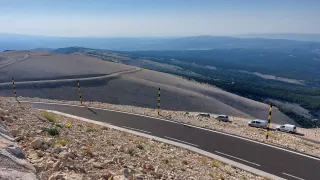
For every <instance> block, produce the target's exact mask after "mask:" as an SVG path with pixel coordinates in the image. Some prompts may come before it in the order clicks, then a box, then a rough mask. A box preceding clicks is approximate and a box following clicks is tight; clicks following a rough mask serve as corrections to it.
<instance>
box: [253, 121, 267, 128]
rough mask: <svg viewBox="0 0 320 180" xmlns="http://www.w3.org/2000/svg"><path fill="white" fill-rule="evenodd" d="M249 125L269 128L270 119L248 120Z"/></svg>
mask: <svg viewBox="0 0 320 180" xmlns="http://www.w3.org/2000/svg"><path fill="white" fill-rule="evenodd" d="M248 125H249V126H251V127H257V128H267V127H268V121H267V120H261V119H255V120H252V121H249V122H248Z"/></svg>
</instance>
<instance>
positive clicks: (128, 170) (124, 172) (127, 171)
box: [120, 168, 133, 178]
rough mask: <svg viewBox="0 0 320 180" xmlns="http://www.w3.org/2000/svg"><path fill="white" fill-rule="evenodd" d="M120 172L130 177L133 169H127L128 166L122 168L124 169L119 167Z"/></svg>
mask: <svg viewBox="0 0 320 180" xmlns="http://www.w3.org/2000/svg"><path fill="white" fill-rule="evenodd" d="M120 172H121V174H122V175H124V176H125V177H126V178H130V177H132V175H133V171H132V170H131V169H128V168H124V169H121V171H120Z"/></svg>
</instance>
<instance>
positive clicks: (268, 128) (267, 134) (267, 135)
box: [266, 103, 272, 141]
mask: <svg viewBox="0 0 320 180" xmlns="http://www.w3.org/2000/svg"><path fill="white" fill-rule="evenodd" d="M271 113H272V103H271V104H270V109H269V116H268V126H267V132H266V141H267V140H268V138H269V130H270V122H271Z"/></svg>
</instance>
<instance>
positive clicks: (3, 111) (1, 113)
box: [0, 108, 9, 118]
mask: <svg viewBox="0 0 320 180" xmlns="http://www.w3.org/2000/svg"><path fill="white" fill-rule="evenodd" d="M8 115H9V111H5V110H3V109H1V108H0V118H2V117H4V116H8Z"/></svg>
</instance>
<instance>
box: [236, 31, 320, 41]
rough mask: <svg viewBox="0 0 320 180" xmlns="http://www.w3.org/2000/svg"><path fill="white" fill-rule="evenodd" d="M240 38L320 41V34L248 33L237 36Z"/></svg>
mask: <svg viewBox="0 0 320 180" xmlns="http://www.w3.org/2000/svg"><path fill="white" fill-rule="evenodd" d="M236 37H240V38H265V39H287V40H295V41H316V42H320V34H293V33H278V34H246V35H240V36H236Z"/></svg>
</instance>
